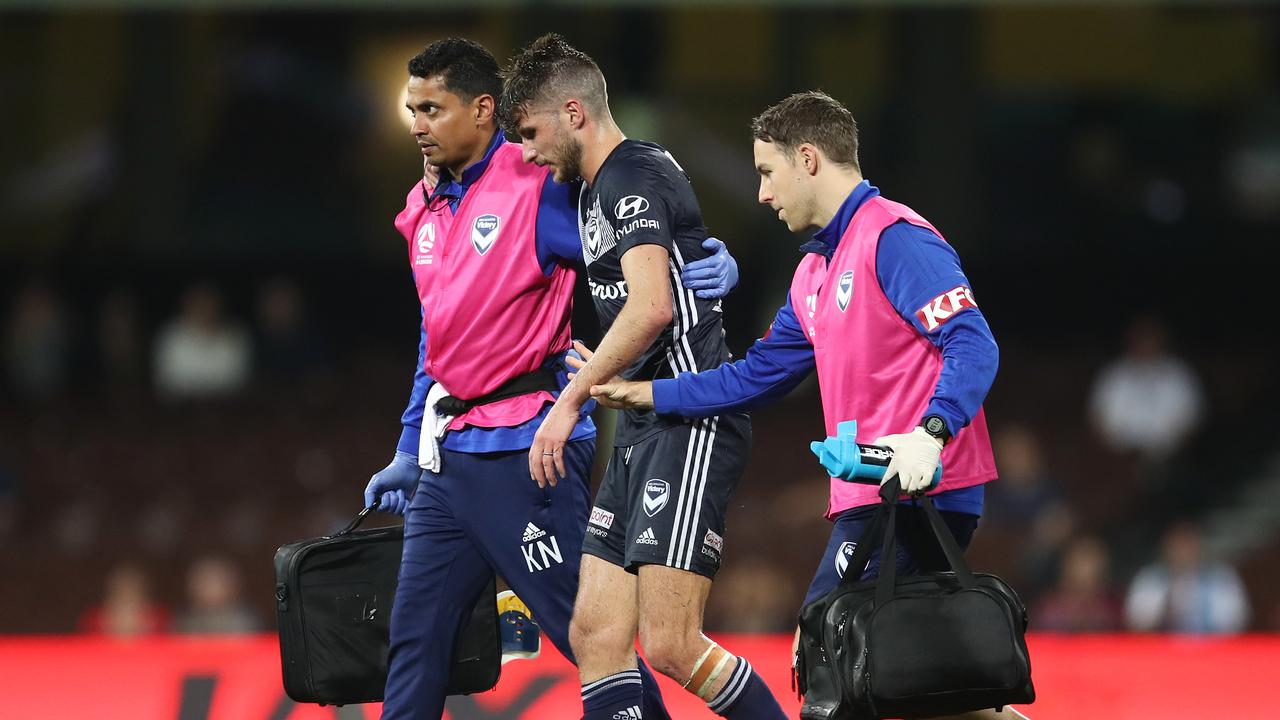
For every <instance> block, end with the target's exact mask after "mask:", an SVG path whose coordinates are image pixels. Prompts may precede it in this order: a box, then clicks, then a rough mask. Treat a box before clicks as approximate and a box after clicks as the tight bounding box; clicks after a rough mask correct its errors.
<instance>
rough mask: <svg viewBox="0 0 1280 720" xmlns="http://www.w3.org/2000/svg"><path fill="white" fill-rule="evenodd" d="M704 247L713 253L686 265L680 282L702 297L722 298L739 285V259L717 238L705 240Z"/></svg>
mask: <svg viewBox="0 0 1280 720" xmlns="http://www.w3.org/2000/svg"><path fill="white" fill-rule="evenodd" d="M702 247H703V249H704V250H709V251H710V252H711V255H709V256H708V257H705V258H702V259H701V260H694V261H693V262H691V263H689V264H688V265H685V266H684V270H682V271H681V272H680V283H681V284H682V285H684V286H685V288H686V289H688V290H694V291H696V292H694V294H695V295H697V296H698V297H700V298H703V299H708V300H711V299H715V298H722V297H724V296H725V295H728V294H729V292H730V291H731V290H733V289H734V288H735V287H737V285H738V261H737V260H735V259H734V258H733V256H732V255H730V254H729V248H728V247H726V246H725V244H724V243H723V242H722V241H720V240H719V239H717V238H713V237H710V238H707V239H706V240H703V241H702Z"/></svg>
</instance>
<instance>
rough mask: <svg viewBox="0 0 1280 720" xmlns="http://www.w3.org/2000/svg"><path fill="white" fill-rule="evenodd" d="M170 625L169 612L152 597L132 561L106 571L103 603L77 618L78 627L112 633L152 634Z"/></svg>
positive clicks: (132, 635)
mask: <svg viewBox="0 0 1280 720" xmlns="http://www.w3.org/2000/svg"><path fill="white" fill-rule="evenodd" d="M168 629H169V612H168V610H166V609H165V608H164V607H163V606H161V605H159V604H158V603H156V602H154V601H152V599H151V592H150V589H149V587H148V585H147V576H146V575H145V574H144V573H143V572H142V569H141V568H139V567H138V566H137V565H134V564H132V563H128V562H125V563H122V564H120V565H117V566H116V567H115V568H113V569H112V570H111V572H109V573H108V574H107V581H106V590H105V595H104V597H103V600H102V604H101V605H99V606H97V607H93V608H90V609H89V610H87V611H86V612H85V613H84V615H83V616H81V618H80V630H81V631H83V632H86V633H93V634H99V635H111V636H113V637H139V636H142V635H155V634H158V633H163V632H166V631H167V630H168Z"/></svg>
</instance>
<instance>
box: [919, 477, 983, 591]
mask: <svg viewBox="0 0 1280 720" xmlns="http://www.w3.org/2000/svg"><path fill="white" fill-rule="evenodd" d="M924 514H925V515H927V516H929V525H930V527H932V528H933V536H934V537H936V538H937V539H938V544H939V545H941V546H942V554H943V555H946V556H947V563H948V564H950V565H951V569H952V571H954V572H955V574H956V578H957V579H958V580H959V581H960V586H961V587H966V588H971V587H973V586H975V585H977V583H978V581H977V580H976V579H975V578H974V576H973V570H971V569H969V563H967V562H965V560H964V551H962V550H961V549H960V546H959V545H958V544H957V543H956V539H955V536H954V535H952V534H951V529H950V528H948V527H947V525H946V523H944V522H943V521H942V516H941V515H939V514H938V508H936V507H934V506H933V500H932V499H930V498H929V496H928V495H925V496H924Z"/></svg>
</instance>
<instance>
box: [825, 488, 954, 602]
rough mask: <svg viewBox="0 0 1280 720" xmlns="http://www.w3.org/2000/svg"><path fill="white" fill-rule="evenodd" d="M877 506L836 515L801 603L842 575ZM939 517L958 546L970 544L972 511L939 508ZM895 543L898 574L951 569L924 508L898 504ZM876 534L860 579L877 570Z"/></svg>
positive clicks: (877, 548) (872, 575) (835, 582)
mask: <svg viewBox="0 0 1280 720" xmlns="http://www.w3.org/2000/svg"><path fill="white" fill-rule="evenodd" d="M877 507H878V506H877V505H868V506H866V507H860V508H853V509H852V510H846V511H844V512H842V513H840V514H839V515H837V516H836V519H835V522H834V523H833V524H832V527H831V539H830V540H828V541H827V550H826V552H824V553H823V554H822V562H821V563H819V564H818V571H817V572H816V573H814V575H813V582H812V583H810V584H809V592H808V593H806V594H805V597H804V604H805V605H808V604H809V603H811V602H813V601H814V600H816V599H817V598H820V597H822V596H823V595H826V594H827V593H829V592H831V590H832V589H833V588H835V586H836V585H839V584H840V580H841V579H842V578H844V574H845V568H846V566H847V565H848V564H849V558H850V557H852V556H853V551H854V548H856V547H857V546H858V539H859V538H861V537H862V531H863V530H864V529H865V528H866V526H867V524H868V523H870V522H871V518H873V517H875V514H876V509H877ZM939 514H940V515H942V520H943V522H945V523H946V524H947V527H949V528H951V534H952V536H954V537H955V539H956V544H958V545H959V546H960V549H962V550H963V549H965V548H967V547H969V541H970V540H972V539H973V531H974V529H975V528H977V527H978V516H977V515H973V514H971V513H963V512H951V511H948V510H940V511H939ZM896 527H897V543H898V575H918V574H920V573H927V572H940V571H944V570H950V569H951V566H950V565H948V564H947V557H946V556H945V555H943V554H942V546H941V545H939V544H938V539H937V538H935V537H934V536H933V529H932V528H930V527H929V517H928V516H927V515H925V513H924V508H923V507H920V506H916V505H913V504H909V503H901V504H899V505H898V521H897V525H896ZM881 537H882V536H880V535H879V533H877V537H876V538H875V540H874V542H875V543H876V545H877V547H876V549H875V550H872V551H871V560H870V561H868V562H867V566H866V567H865V568H863V570H862V578H861V579H863V580H869V579H871V578H873V577H875V576H876V574H877V573H878V572H879V571H880V548H879V545H880V539H881Z"/></svg>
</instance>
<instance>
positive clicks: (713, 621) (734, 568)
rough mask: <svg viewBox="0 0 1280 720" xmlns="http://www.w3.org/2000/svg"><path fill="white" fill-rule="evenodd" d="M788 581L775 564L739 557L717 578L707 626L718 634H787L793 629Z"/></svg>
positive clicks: (793, 619) (791, 592) (793, 608)
mask: <svg viewBox="0 0 1280 720" xmlns="http://www.w3.org/2000/svg"><path fill="white" fill-rule="evenodd" d="M793 590H794V588H792V587H791V581H790V580H789V579H788V578H787V576H786V574H784V573H783V572H782V571H781V570H780V569H779V568H778V567H777V566H776V565H774V564H773V563H770V562H768V561H767V560H764V559H761V558H749V557H741V558H737V559H736V560H735V561H734V562H733V563H732V564H727V565H726V566H725V568H724V569H723V570H721V571H720V574H719V575H718V576H717V577H716V584H715V589H714V590H713V591H712V593H711V597H710V598H709V599H708V605H707V627H708V628H714V629H715V630H717V631H719V632H743V633H755V632H787V631H791V630H793V629H795V625H796V612H797V610H798V608H797V607H796V603H795V599H794V595H795V593H794V592H793Z"/></svg>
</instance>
